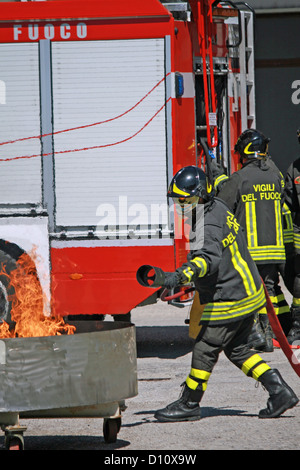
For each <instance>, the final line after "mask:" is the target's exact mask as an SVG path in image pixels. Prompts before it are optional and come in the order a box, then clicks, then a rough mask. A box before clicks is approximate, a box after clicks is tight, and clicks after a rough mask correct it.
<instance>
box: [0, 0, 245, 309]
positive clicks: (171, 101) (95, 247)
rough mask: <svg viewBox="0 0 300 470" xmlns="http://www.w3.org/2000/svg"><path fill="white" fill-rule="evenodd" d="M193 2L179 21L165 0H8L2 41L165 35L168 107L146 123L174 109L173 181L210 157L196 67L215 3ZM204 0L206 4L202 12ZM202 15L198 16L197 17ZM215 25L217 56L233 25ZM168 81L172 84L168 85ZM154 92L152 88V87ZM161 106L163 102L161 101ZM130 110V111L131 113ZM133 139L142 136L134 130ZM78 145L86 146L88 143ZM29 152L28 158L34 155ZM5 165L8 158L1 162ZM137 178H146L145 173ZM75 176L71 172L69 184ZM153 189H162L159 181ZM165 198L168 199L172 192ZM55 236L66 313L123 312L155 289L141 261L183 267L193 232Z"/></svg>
mask: <svg viewBox="0 0 300 470" xmlns="http://www.w3.org/2000/svg"><path fill="white" fill-rule="evenodd" d="M190 3H191V6H192V19H191V20H190V21H177V20H175V19H174V17H173V15H172V14H171V13H170V12H169V11H168V10H167V9H166V8H165V7H164V6H163V5H162V4H161V3H160V2H159V1H158V0H148V1H147V2H141V1H140V0H130V1H127V2H124V1H122V0H115V1H113V2H107V1H102V0H98V1H94V0H88V1H85V2H82V1H70V0H62V1H59V2H58V1H46V2H29V3H22V2H21V3H2V4H1V12H0V45H1V44H2V45H3V44H6V43H7V44H16V43H18V44H20V43H22V44H23V43H24V44H25V43H40V42H41V43H42V42H43V41H48V42H49V41H50V42H51V44H54V43H64V44H66V43H67V42H71V43H75V42H76V43H78V44H79V43H81V42H86V43H88V42H90V43H91V44H92V43H94V42H96V41H123V40H129V41H131V40H137V39H152V38H162V39H164V41H165V49H166V53H165V54H166V59H165V60H166V65H165V77H163V76H162V77H160V78H161V80H162V81H165V82H166V95H165V102H164V103H163V105H162V106H161V108H160V109H158V108H157V109H158V111H157V112H156V113H155V114H154V115H153V116H152V117H151V119H150V120H148V121H147V123H146V124H145V122H144V121H143V122H141V123H140V126H142V125H143V124H144V127H145V128H146V125H150V124H151V123H152V122H153V121H154V120H155V119H156V116H157V115H158V113H161V110H163V111H162V112H165V113H169V114H168V117H167V121H166V126H169V128H168V129H169V130H168V133H167V137H166V138H167V140H168V139H169V141H168V143H167V148H168V152H169V155H170V154H171V158H170V156H169V157H166V155H163V158H169V159H168V164H167V171H168V181H170V179H171V177H172V175H173V174H174V173H175V172H176V171H178V170H179V169H180V168H181V167H183V166H185V165H195V164H199V165H203V164H204V162H205V159H203V155H202V156H201V158H200V154H201V148H200V147H199V143H197V136H196V126H197V122H196V115H195V79H194V71H195V57H198V58H199V57H200V56H201V49H200V47H199V37H200V36H201V35H202V36H203V37H204V40H205V41H206V39H207V37H206V38H205V34H207V32H205V31H203V30H200V31H199V28H200V25H201V21H203V18H204V17H203V12H204V10H203V8H211V3H212V2H210V1H208V0H205V1H204V0H203V2H202V1H201V2H197V1H195V0H194V1H192V2H190ZM199 5H200V7H201V8H200V10H198V13H196V11H197V10H196V9H197V7H198V6H199ZM199 11H200V13H199ZM205 11H206V10H205ZM201 12H202V13H201ZM193 15H194V19H193ZM197 15H198V17H197ZM195 17H196V19H197V21H195ZM200 20H201V21H200ZM211 27H212V28H213V30H212V33H211V34H212V35H213V37H214V44H213V47H212V51H213V55H214V57H221V58H222V57H224V58H225V57H227V54H228V49H227V47H226V41H227V39H228V28H227V26H226V25H225V24H224V22H223V21H222V18H221V19H220V18H219V21H218V22H217V23H216V24H212V25H211ZM145 54H146V52H145ZM116 65H117V64H116ZM134 66H135V65H134V63H133V64H132V67H133V68H134ZM52 67H54V65H52ZM176 72H179V73H180V74H181V75H182V76H183V78H184V92H183V94H182V95H181V96H178V95H176V93H175V85H174V79H175V73H176ZM88 73H89V72H88V70H87V74H88ZM115 73H116V74H122V70H118V68H117V67H116V72H115ZM170 77H172V79H171V80H172V81H170ZM0 80H1V75H0ZM168 80H169V82H168V83H169V85H168V84H167V81H168ZM170 83H171V88H172V87H173V89H172V90H170V89H168V86H170ZM99 86H101V83H99ZM156 86H157V85H156ZM150 92H151V90H149V93H150ZM227 98H228V108H229V113H228V118H229V122H230V136H231V137H230V147H231V150H232V148H233V145H234V143H235V140H236V138H237V136H238V135H239V133H240V131H241V127H240V116H239V113H238V112H236V113H234V112H232V110H231V102H232V99H233V98H232V97H229V96H227ZM143 99H144V98H143ZM213 99H214V97H213ZM160 105H161V103H160V104H159V105H158V107H159V106H160ZM136 106H137V105H136ZM167 106H168V108H167ZM127 112H128V110H127V111H126V112H125V113H124V114H126V113H127ZM145 119H146V118H145ZM99 120H100V119H99ZM71 127H72V126H71ZM74 127H75V126H74ZM143 130H144V128H142V129H140V130H139V131H138V132H137V134H139V135H142V134H143ZM58 133H59V132H58ZM42 134H43V131H42ZM53 135H55V132H54V133H53ZM45 136H47V134H46V133H45V132H44V138H45ZM19 137H20V138H26V137H27V136H26V135H20V136H19ZM28 137H29V136H28ZM10 139H11V137H10V136H9V135H5V136H1V137H0V140H1V142H7V141H9V140H10ZM130 139H131V140H132V141H133V140H134V139H133V138H132V136H131V137H130ZM170 139H171V142H170ZM113 140H114V141H115V140H117V139H116V138H114V139H113ZM125 140H126V139H124V141H125ZM127 140H129V138H128V139H127ZM78 146H79V147H80V144H78ZM99 147H101V146H99ZM0 148H1V147H0ZM75 148H76V140H75ZM81 150H86V149H81ZM145 150H146V149H144V148H143V147H140V150H139V151H140V152H141V154H142V153H143V152H144V151H145ZM68 151H70V150H69V149H66V150H64V151H63V152H68ZM63 152H61V153H63ZM58 153H60V152H58ZM229 153H230V155H232V152H230V151H229ZM72 155H73V153H70V157H69V158H72ZM45 156H47V154H45V151H44V158H45ZM14 157H17V155H12V159H13V158H14ZM23 157H24V158H26V155H25V156H22V158H23ZM230 160H231V161H229V166H230V171H232V170H234V169H235V168H236V166H237V162H236V161H235V160H234V157H233V156H230ZM4 161H5V159H4ZM1 164H2V163H1V162H0V166H1ZM56 167H57V163H56ZM112 171H118V169H117V168H114V167H112ZM146 171H147V170H146V169H145V172H146ZM158 171H159V170H158ZM0 172H1V168H0ZM136 178H139V174H138V173H137V174H136ZM67 181H68V177H67V175H66V183H67ZM132 181H133V180H131V183H132ZM87 187H88V182H87ZM166 188H167V186H166ZM111 190H112V192H113V193H117V192H118V187H112V188H111ZM153 191H156V189H155V187H154V188H153ZM0 198H1V196H0ZM44 198H45V195H44ZM165 201H167V199H166V197H165ZM137 202H138V201H137ZM74 217H75V216H74ZM174 223H175V234H176V230H177V229H176V224H177V223H178V221H177V219H176V215H175V222H174ZM74 225H76V224H74ZM87 225H88V224H87ZM50 232H51V230H50ZM0 238H1V234H0ZM83 239H84V240H83ZM49 240H50V241H49V251H50V253H49V259H50V276H51V303H52V308H53V311H54V312H55V313H57V314H60V315H64V316H65V315H70V314H72V315H74V314H113V315H115V314H124V313H127V312H129V311H130V310H131V309H133V308H134V307H136V306H137V305H139V304H141V303H142V302H144V301H145V300H146V299H147V298H148V297H149V296H151V295H152V294H153V293H154V292H155V291H154V290H150V289H147V288H144V287H141V286H140V285H139V284H138V283H137V281H136V271H137V269H138V268H139V266H141V265H142V264H149V265H153V266H159V267H161V268H162V269H164V270H165V271H173V270H174V269H176V266H178V265H180V264H181V263H182V262H184V261H185V259H186V254H187V245H186V239H185V237H180V238H177V237H176V236H175V240H173V238H172V236H171V237H169V238H168V241H167V242H165V243H163V242H161V241H160V242H159V243H156V242H154V243H151V237H150V236H149V237H148V238H147V237H145V240H144V241H145V242H144V243H143V242H141V241H139V242H137V243H135V242H134V240H131V241H130V243H126V242H124V241H122V240H121V241H120V242H119V241H115V242H114V243H107V245H106V244H105V239H103V240H102V242H101V243H98V242H97V237H96V238H95V237H94V238H93V237H91V236H90V235H89V234H87V235H86V236H85V238H84V237H83V236H81V237H78V239H76V240H75V242H74V243H73V242H72V237H69V238H68V237H67V238H64V235H62V236H61V237H60V236H59V235H58V230H57V233H56V234H55V236H52V234H51V233H49ZM11 241H13V240H9V242H11Z"/></svg>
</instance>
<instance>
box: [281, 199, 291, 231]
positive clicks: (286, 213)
mask: <svg viewBox="0 0 300 470" xmlns="http://www.w3.org/2000/svg"><path fill="white" fill-rule="evenodd" d="M282 214H283V216H284V220H285V222H286V228H287V229H288V230H293V219H292V213H291V211H290V209H289V208H288V206H287V204H286V203H285V202H284V203H283V206H282Z"/></svg>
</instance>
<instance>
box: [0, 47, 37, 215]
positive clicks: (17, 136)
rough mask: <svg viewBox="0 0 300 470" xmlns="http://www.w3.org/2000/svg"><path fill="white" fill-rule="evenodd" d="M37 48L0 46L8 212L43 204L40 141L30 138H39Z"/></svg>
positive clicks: (2, 196) (2, 187)
mask: <svg viewBox="0 0 300 470" xmlns="http://www.w3.org/2000/svg"><path fill="white" fill-rule="evenodd" d="M38 47H39V46H38V43H22V44H21V43H20V44H4V43H3V44H0V64H1V74H0V81H1V83H2V85H3V93H2V94H1V103H0V122H1V126H0V143H1V144H2V145H1V155H0V202H1V205H9V207H10V209H12V208H14V207H16V208H19V207H20V206H21V207H24V208H25V209H26V210H30V208H31V207H34V206H36V205H40V204H41V200H42V185H41V157H40V155H41V141H40V139H39V138H33V137H34V136H37V137H38V136H39V135H40V87H39V49H38ZM24 139H25V140H24ZM32 155H36V157H35V158H26V157H30V156H32Z"/></svg>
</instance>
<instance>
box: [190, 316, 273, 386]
mask: <svg viewBox="0 0 300 470" xmlns="http://www.w3.org/2000/svg"><path fill="white" fill-rule="evenodd" d="M253 322H254V314H253V316H250V317H247V318H245V319H242V320H238V321H235V322H231V323H228V324H226V325H219V326H218V325H212V326H211V325H203V326H202V328H201V330H200V333H199V335H198V337H197V339H196V340H195V345H194V348H193V353H192V364H191V371H190V374H189V375H188V377H187V379H186V384H187V386H188V387H189V388H191V389H192V390H196V389H197V390H199V389H201V390H202V391H205V390H206V386H207V382H208V380H209V377H210V374H211V373H212V370H213V368H214V366H215V364H216V363H217V361H218V358H219V354H220V353H221V352H222V351H224V353H225V355H226V356H227V358H228V359H229V360H230V361H231V362H232V363H233V364H234V365H235V366H237V367H238V368H239V369H241V370H242V371H243V372H244V373H245V374H246V375H247V376H250V377H253V378H254V379H256V380H259V377H260V376H261V375H262V374H263V373H264V372H266V371H267V370H269V369H270V367H269V366H268V364H266V362H265V361H263V359H262V358H261V357H260V356H259V355H258V354H256V353H254V352H253V350H251V349H250V348H249V347H248V344H247V343H248V336H249V334H250V332H251V329H252V326H253Z"/></svg>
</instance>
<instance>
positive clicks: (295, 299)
mask: <svg viewBox="0 0 300 470" xmlns="http://www.w3.org/2000/svg"><path fill="white" fill-rule="evenodd" d="M293 305H300V299H299V298H298V297H293Z"/></svg>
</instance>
